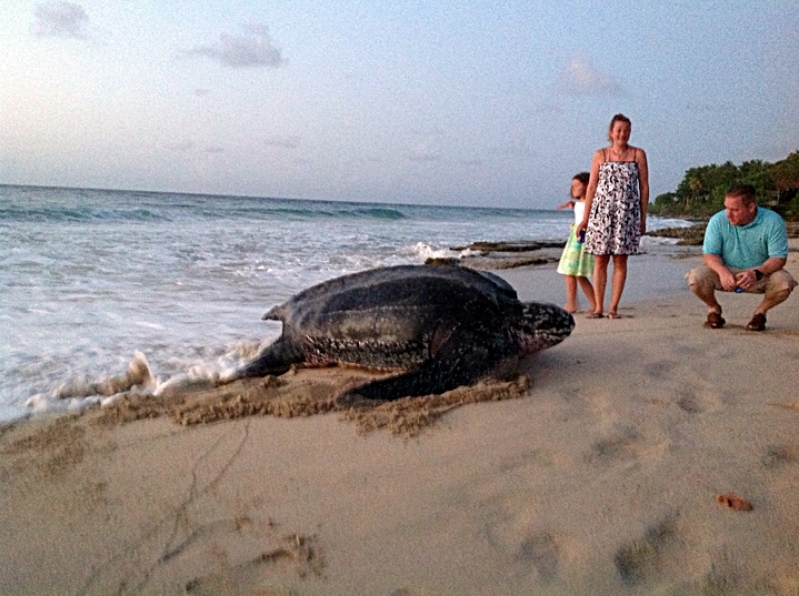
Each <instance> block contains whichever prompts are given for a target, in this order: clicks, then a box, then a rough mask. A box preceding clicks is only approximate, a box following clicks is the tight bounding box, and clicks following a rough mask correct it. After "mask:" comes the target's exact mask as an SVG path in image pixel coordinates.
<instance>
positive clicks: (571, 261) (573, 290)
mask: <svg viewBox="0 0 799 596" xmlns="http://www.w3.org/2000/svg"><path fill="white" fill-rule="evenodd" d="M589 178H590V174H589V173H588V172H580V173H579V174H577V175H576V176H575V177H574V178H572V190H571V196H572V199H574V200H572V201H567V202H566V203H564V204H563V205H559V206H558V209H567V208H569V209H574V223H573V224H572V225H571V229H570V231H569V240H568V242H566V246H565V247H564V249H563V255H562V256H561V257H560V263H559V264H558V273H561V274H563V275H564V276H565V279H566V306H565V307H564V308H565V309H566V312H570V313H574V312H577V284H578V283H579V284H580V287H581V288H582V290H583V293H584V294H585V297H586V298H588V304H589V308H590V311H589V312H594V311H595V310H596V302H595V300H594V287H593V286H592V285H591V281H590V280H589V279H588V277H589V276H590V275H591V274H592V273H593V271H594V255H592V254H589V253H587V252H585V244H584V243H583V242H582V241H581V239H580V238H579V237H578V235H577V224H579V223H580V222H581V221H582V220H583V216H584V215H585V191H586V189H587V188H588V180H589Z"/></svg>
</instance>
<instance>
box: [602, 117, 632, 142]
mask: <svg viewBox="0 0 799 596" xmlns="http://www.w3.org/2000/svg"><path fill="white" fill-rule="evenodd" d="M617 122H626V123H627V124H629V125H630V126H632V125H633V123H632V122H630V119H629V118H628V117H627V116H625V115H624V114H616V115H615V116H613V118H612V119H611V121H610V126H608V141H611V140H612V139H611V138H610V132H611V131H612V130H613V126H614V125H615V124H616V123H617Z"/></svg>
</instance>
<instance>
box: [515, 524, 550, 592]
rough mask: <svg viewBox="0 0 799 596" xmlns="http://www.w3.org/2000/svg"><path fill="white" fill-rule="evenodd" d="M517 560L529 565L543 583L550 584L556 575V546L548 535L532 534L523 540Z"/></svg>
mask: <svg viewBox="0 0 799 596" xmlns="http://www.w3.org/2000/svg"><path fill="white" fill-rule="evenodd" d="M518 559H519V560H520V561H525V562H529V563H531V564H532V565H533V567H535V570H536V572H537V573H538V577H539V578H540V579H541V581H542V582H543V583H549V582H551V581H552V580H553V579H554V578H555V577H556V576H557V574H558V546H557V544H556V543H555V539H554V538H553V537H552V535H551V534H549V533H546V532H545V533H541V534H533V535H531V536H529V537H528V538H527V539H525V540H524V541H523V542H522V544H521V547H520V549H519V553H518Z"/></svg>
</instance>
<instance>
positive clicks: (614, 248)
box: [585, 161, 641, 255]
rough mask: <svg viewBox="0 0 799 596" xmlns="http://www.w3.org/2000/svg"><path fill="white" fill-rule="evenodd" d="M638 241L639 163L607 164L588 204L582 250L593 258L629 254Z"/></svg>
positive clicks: (639, 214) (635, 250) (639, 228)
mask: <svg viewBox="0 0 799 596" xmlns="http://www.w3.org/2000/svg"><path fill="white" fill-rule="evenodd" d="M640 242H641V199H640V195H639V190H638V164H637V163H636V162H634V161H606V162H605V163H603V164H601V165H600V166H599V182H598V184H597V187H596V192H595V193H594V200H593V202H592V204H591V214H590V216H589V218H588V229H587V230H586V232H585V250H586V252H589V253H591V254H594V255H631V254H636V253H637V252H638V245H639V244H640Z"/></svg>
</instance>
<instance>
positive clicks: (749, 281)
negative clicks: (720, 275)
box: [735, 269, 757, 290]
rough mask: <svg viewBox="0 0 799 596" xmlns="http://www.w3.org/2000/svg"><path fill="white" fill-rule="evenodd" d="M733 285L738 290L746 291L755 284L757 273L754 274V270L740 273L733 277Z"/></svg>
mask: <svg viewBox="0 0 799 596" xmlns="http://www.w3.org/2000/svg"><path fill="white" fill-rule="evenodd" d="M735 283H736V285H737V286H738V287H739V288H743V289H744V290H748V289H749V288H751V287H752V286H753V285H755V284H756V283H757V273H755V270H754V269H749V270H748V271H741V272H740V273H738V274H737V275H736V276H735Z"/></svg>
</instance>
